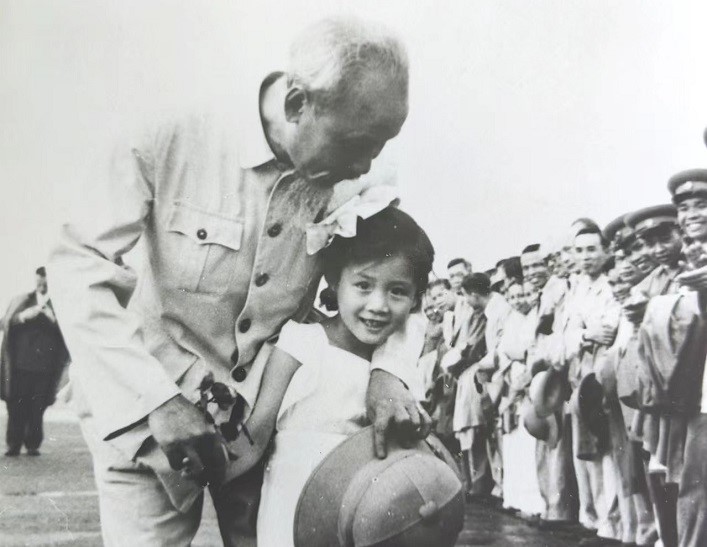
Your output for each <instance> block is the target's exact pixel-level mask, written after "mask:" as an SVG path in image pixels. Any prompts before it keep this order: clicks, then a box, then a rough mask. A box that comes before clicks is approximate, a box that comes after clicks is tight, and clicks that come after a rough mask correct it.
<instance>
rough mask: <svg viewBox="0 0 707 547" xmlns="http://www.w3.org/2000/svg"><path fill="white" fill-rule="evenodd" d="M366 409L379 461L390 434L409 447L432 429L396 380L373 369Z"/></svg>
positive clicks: (430, 421) (408, 392)
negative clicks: (371, 425) (371, 424)
mask: <svg viewBox="0 0 707 547" xmlns="http://www.w3.org/2000/svg"><path fill="white" fill-rule="evenodd" d="M366 405H367V407H368V417H369V418H370V420H371V422H372V423H373V432H374V434H373V438H374V443H375V451H376V456H378V457H379V458H385V457H386V455H387V453H388V450H387V441H388V439H389V438H390V435H391V434H395V435H396V437H397V438H398V440H399V441H400V442H401V443H402V444H409V443H411V442H414V441H416V440H418V439H424V438H425V437H427V435H429V433H430V430H431V428H432V420H431V419H430V417H429V416H428V415H427V413H426V412H425V411H424V410H423V409H422V407H420V405H419V404H418V403H417V401H416V400H415V397H413V395H412V393H410V391H409V390H408V389H407V388H406V387H405V385H404V384H403V383H402V382H401V381H400V379H399V378H397V377H396V376H393V375H392V374H390V373H389V372H386V371H384V370H379V369H376V370H374V371H373V372H372V373H371V379H370V381H369V382H368V394H367V396H366Z"/></svg>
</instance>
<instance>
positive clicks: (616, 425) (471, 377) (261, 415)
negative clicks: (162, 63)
mask: <svg viewBox="0 0 707 547" xmlns="http://www.w3.org/2000/svg"><path fill="white" fill-rule="evenodd" d="M242 87H243V89H244V92H247V93H248V94H250V99H249V100H247V101H244V102H243V103H242V104H239V105H238V109H239V110H242V111H239V112H237V113H230V110H229V109H225V110H224V112H222V113H219V112H216V113H215V114H212V115H206V114H204V115H192V116H187V117H183V118H179V119H178V120H173V121H171V122H169V123H168V124H166V125H163V126H159V127H153V128H151V129H150V130H149V131H148V132H147V133H146V134H145V135H142V136H140V137H135V138H133V139H130V140H128V141H122V142H121V143H119V145H118V146H117V148H116V150H115V151H114V154H113V156H112V157H111V159H110V160H108V159H106V161H105V162H102V163H100V162H99V163H100V166H99V168H98V169H99V171H98V172H97V174H96V175H95V176H93V177H91V179H90V183H91V191H90V192H87V194H86V199H85V200H82V202H81V203H80V204H78V205H79V207H77V210H76V211H74V213H73V214H72V215H71V219H70V220H68V221H67V222H66V223H65V224H64V226H63V227H62V230H61V233H60V234H59V235H58V241H57V243H56V245H55V246H54V248H53V250H52V252H51V255H50V257H49V262H48V263H47V272H48V273H49V275H50V279H51V284H52V293H51V296H52V298H51V303H50V301H49V297H48V293H47V285H46V275H45V274H46V273H47V272H45V271H44V270H42V271H39V270H38V271H37V274H38V276H39V277H38V287H37V291H36V293H32V294H29V295H22V296H21V297H20V299H18V301H17V303H16V305H13V306H11V309H10V310H8V313H7V316H6V318H5V319H4V321H3V324H4V325H5V328H6V331H7V332H6V336H5V337H6V340H9V341H12V344H10V343H9V342H8V343H7V344H6V347H7V348H8V352H12V351H14V352H15V355H14V356H13V357H14V358H13V359H12V360H11V361H7V359H5V358H4V355H3V363H4V364H3V367H2V370H1V374H2V384H1V385H2V394H3V398H5V399H7V400H8V408H9V410H10V414H11V420H10V422H11V427H10V431H8V456H10V457H15V456H17V454H18V453H19V451H20V448H21V447H22V445H24V446H25V447H26V448H27V449H28V450H29V451H30V452H31V453H38V448H39V443H40V442H41V412H43V410H44V408H46V405H47V404H49V403H50V402H51V399H52V398H53V389H54V388H55V386H54V378H56V374H55V375H53V377H52V378H53V379H52V382H45V383H51V385H52V388H51V389H48V388H47V389H46V390H43V391H41V393H39V394H37V393H30V390H29V388H27V389H23V390H21V391H22V392H21V393H20V391H17V390H18V389H19V387H21V386H27V385H29V384H30V383H38V382H39V378H40V371H39V370H31V367H30V365H29V364H27V363H23V360H30V358H31V359H34V358H35V357H36V355H34V354H32V355H30V354H29V353H27V354H23V352H22V351H20V352H17V351H16V349H17V347H19V348H20V349H22V348H24V349H26V350H27V352H30V353H31V352H34V353H37V351H35V350H36V348H37V347H40V348H42V352H43V353H42V352H40V353H42V355H44V354H46V355H49V354H51V355H54V356H59V357H60V359H59V360H58V361H57V362H56V363H50V362H49V359H48V358H47V359H43V360H41V362H39V364H38V365H37V363H35V362H34V361H32V363H31V365H32V366H33V367H35V368H37V369H38V368H40V367H39V365H41V368H42V369H43V370H44V369H50V368H51V369H52V370H60V369H61V368H63V365H64V362H65V361H66V359H67V358H68V356H69V354H70V356H71V366H70V370H69V373H70V377H71V383H70V391H69V393H68V398H69V400H70V401H71V403H72V405H73V406H74V408H75V409H76V410H77V412H78V415H79V418H80V425H81V429H82V433H83V435H84V438H85V440H86V443H87V444H88V446H89V449H90V451H91V455H92V460H93V469H94V476H95V479H96V485H97V490H98V496H99V507H100V516H101V529H102V534H103V541H104V543H105V544H106V545H165V546H166V545H169V546H172V545H190V544H191V542H192V540H193V538H194V537H195V534H196V532H197V530H198V528H199V525H200V522H201V518H202V506H203V500H204V489H205V488H206V487H207V486H208V488H209V490H210V494H211V498H212V500H213V503H214V508H215V510H216V513H217V517H218V523H219V529H220V533H221V537H222V540H223V543H224V545H238V546H243V545H256V544H259V545H266V546H267V545H273V546H277V547H280V546H281V545H298V546H303V545H307V547H309V546H311V545H322V546H328V545H334V544H342V545H384V544H385V545H392V544H395V545H439V546H445V545H450V546H451V545H453V544H454V542H455V541H456V538H457V536H458V534H459V532H460V530H461V528H462V524H463V516H464V515H463V512H464V506H463V499H462V498H463V494H462V484H461V482H460V480H459V479H458V478H457V476H456V474H455V473H454V472H453V470H452V469H451V468H452V467H453V466H450V465H447V464H448V463H449V462H448V461H447V460H448V459H450V458H451V456H448V455H447V454H446V451H445V450H443V448H440V447H435V448H434V449H433V448H430V446H431V445H432V444H433V443H435V440H434V438H432V440H429V441H428V443H429V444H427V443H424V442H423V441H422V439H424V438H425V437H426V436H427V434H428V433H429V430H430V428H434V429H435V432H436V434H437V437H439V439H441V441H442V442H443V443H445V444H446V446H447V447H448V448H449V449H450V452H451V453H453V454H456V455H457V459H458V463H459V464H460V467H461V469H462V475H463V478H464V479H465V485H464V488H465V489H466V492H465V493H466V494H467V496H468V497H469V498H470V499H475V500H481V501H494V500H503V504H504V505H505V507H506V508H508V509H509V510H518V511H521V512H522V513H525V514H527V515H531V516H532V515H538V516H539V517H538V520H537V521H536V522H537V523H538V525H539V526H543V527H545V528H548V529H553V528H563V527H567V526H570V527H576V526H577V524H576V523H579V524H581V525H582V526H583V530H584V529H586V531H587V537H585V538H584V540H583V542H584V544H594V545H607V544H613V543H617V544H618V543H623V544H632V545H653V544H655V543H656V542H658V541H660V542H662V544H663V545H664V546H667V547H669V546H672V545H677V544H678V542H679V544H680V545H684V546H688V545H689V546H701V545H707V516H706V515H705V512H704V507H705V501H706V500H705V498H707V489H705V487H704V484H705V482H706V481H707V458H703V457H702V454H703V453H704V452H705V448H707V447H705V443H706V441H707V390H703V389H702V378H703V375H704V374H703V373H704V370H703V369H704V362H705V356H706V354H707V336H706V334H707V332H706V330H707V323H706V321H705V319H704V317H703V316H704V309H705V299H704V291H705V290H707V253H706V252H705V250H704V249H707V170H693V171H687V172H683V173H679V174H677V175H676V176H675V177H673V178H672V179H671V181H670V184H669V190H670V193H671V196H672V204H667V205H659V206H656V207H650V208H646V209H641V210H639V211H635V212H631V213H630V214H626V215H622V216H621V217H620V218H618V219H616V220H615V221H614V222H612V223H610V224H609V225H608V226H606V227H603V228H602V227H600V226H598V225H597V224H596V223H595V222H593V221H592V220H590V219H586V218H582V219H578V220H577V221H575V222H574V223H573V224H572V225H571V226H570V227H568V232H567V237H566V241H565V242H564V244H562V245H561V248H559V249H555V248H549V247H547V246H544V245H540V244H530V245H527V246H525V247H524V248H523V250H522V252H521V253H520V255H519V256H518V257H512V258H507V259H504V260H502V261H500V262H499V263H498V264H497V266H496V267H495V268H493V269H492V270H489V271H486V272H476V273H475V272H473V271H472V266H471V264H470V263H469V262H468V261H467V260H465V259H462V258H458V259H455V260H452V261H450V262H449V265H448V279H435V280H434V281H432V282H431V283H429V284H428V278H429V273H430V270H431V268H432V264H433V261H434V249H433V247H432V244H431V242H430V241H429V239H428V238H427V235H426V234H425V233H424V231H423V230H422V228H420V227H419V226H418V225H417V224H416V223H415V221H414V220H413V219H412V218H410V217H409V216H408V215H407V214H406V213H403V212H402V211H401V210H400V209H397V208H396V207H395V206H394V205H395V204H396V203H397V191H396V190H395V188H394V185H392V184H390V181H388V180H387V178H386V177H385V176H384V173H382V172H381V173H378V172H377V171H376V170H373V171H371V172H370V173H369V171H370V170H371V165H372V162H373V160H374V159H375V158H376V157H377V156H378V155H379V154H380V152H381V150H382V149H383V148H384V147H385V145H386V143H387V142H388V141H389V140H390V139H392V138H394V137H395V136H396V135H397V134H398V133H399V132H400V130H401V128H402V126H403V124H404V122H405V120H406V118H407V115H408V60H407V53H406V51H405V48H404V46H403V45H402V43H401V42H400V41H399V40H398V39H397V38H396V37H395V36H394V35H393V34H391V33H390V31H388V30H387V29H385V28H383V27H380V26H379V25H376V24H373V23H369V22H364V21H359V20H353V19H349V18H341V19H331V20H323V21H320V22H317V23H315V24H314V25H312V26H311V27H310V28H308V29H305V30H304V31H303V32H302V33H301V35H300V36H299V37H298V38H297V39H296V40H295V41H294V42H293V44H292V45H291V48H290V58H289V61H288V66H287V67H286V70H285V71H282V70H274V71H272V72H270V73H269V75H268V76H267V77H265V78H264V79H261V80H255V81H251V82H247V81H243V82H242ZM227 112H228V114H226V113H227ZM231 114H233V117H231ZM364 175H366V176H364ZM339 183H342V184H341V185H339ZM666 201H667V199H666ZM138 240H141V241H142V242H143V243H144V246H145V252H146V260H145V261H144V263H143V264H142V269H141V271H140V273H139V275H138V273H136V272H135V271H134V270H133V269H131V268H129V267H127V266H126V264H125V262H124V260H123V256H124V255H125V253H127V252H128V251H129V250H130V249H132V248H133V247H134V246H135V245H136V243H137V242H138ZM322 275H323V276H324V279H325V281H326V282H327V284H328V297H327V300H328V301H329V302H328V304H329V305H331V304H333V305H334V307H336V308H337V309H338V313H337V315H334V316H332V317H326V318H322V317H321V316H318V314H317V313H316V310H312V305H313V302H314V300H315V297H316V294H317V290H318V287H319V283H320V280H321V277H322ZM40 278H41V279H40ZM40 281H41V282H40ZM420 305H421V306H422V308H423V311H424V313H425V314H426V316H427V319H428V322H427V323H426V326H425V325H423V323H422V319H421V317H420V314H418V313H416V312H417V310H418V307H420ZM313 316H314V317H313ZM317 320H318V321H317ZM312 323H314V324H312ZM40 327H41V329H44V330H42V332H39V331H40V330H41V329H40ZM418 327H419V328H418ZM59 328H60V329H61V332H59ZM425 329H426V332H425V336H424V347H423V339H422V338H423V336H422V331H423V330H425ZM33 333H34V334H41V335H42V336H40V337H39V341H40V342H41V344H40V346H35V345H30V342H29V335H30V334H33ZM47 333H49V334H47ZM16 335H18V336H19V338H18V337H17V336H16ZM50 335H51V337H52V338H51V339H47V337H48V336H50ZM16 340H20V342H19V344H18V346H14V344H15V341H16ZM64 340H65V341H66V346H64ZM32 344H34V342H33V343H32ZM42 344H43V345H42ZM11 346H12V347H11ZM421 347H422V353H421V354H420V353H418V350H419V349H420V348H421ZM2 352H3V354H5V353H6V351H5V347H4V348H3V350H2ZM27 355H29V356H27ZM46 355H45V356H46ZM420 355H421V357H420V358H419V360H418V356H420ZM25 357H26V359H25ZM17 363H20V365H22V364H24V369H25V370H23V367H22V366H16V365H17ZM416 363H417V370H415V364H416ZM415 372H417V373H418V374H417V376H418V378H417V379H416V378H414V373H415ZM28 378H33V380H31V382H30V381H29V380H28ZM10 381H12V382H13V386H14V387H12V389H10V388H9V387H8V386H10V384H9V382H10ZM13 390H14V391H13ZM703 393H704V395H703ZM20 399H21V400H22V406H21V407H20V401H19V400H20ZM30 400H35V402H36V405H35V407H32V406H31V405H29V403H28V401H30ZM422 407H424V408H425V409H426V410H427V412H424V411H423V409H422ZM33 408H34V410H33ZM32 412H33V413H34V414H33V416H34V419H33V420H32V423H30V424H29V425H28V424H27V423H26V421H24V422H21V423H20V421H18V420H13V418H15V417H16V416H17V415H18V413H19V414H21V415H22V416H29V415H30V414H31V413H32ZM430 416H431V417H432V419H431V420H430ZM15 424H18V426H17V428H15V427H14V425H15ZM32 432H34V434H30V433H32ZM364 435H367V436H366V437H364ZM368 436H370V438H369V437H368ZM361 438H363V439H364V442H362V444H361V445H360V446H358V445H357V446H358V448H357V451H354V456H356V457H351V453H350V452H348V451H347V450H348V449H349V447H350V446H351V445H350V444H349V443H351V442H355V441H356V439H361ZM410 445H414V447H413V449H411V451H408V452H406V451H405V450H407V448H406V447H407V446H410ZM266 449H267V450H266ZM433 452H434V454H432V453H433ZM292 454H296V456H297V457H292ZM401 454H402V455H404V456H405V458H408V459H407V460H406V459H405V458H403V457H402V456H401ZM386 455H387V456H388V457H387V460H385V459H384V458H386ZM533 455H534V456H533ZM332 457H333V458H339V459H335V460H334V461H335V462H336V465H331V466H330V467H328V462H329V464H330V463H331V461H332V460H330V459H329V458H332ZM533 460H534V461H533ZM382 461H385V462H386V463H385V464H380V462H382ZM382 465H385V469H383V468H382V467H381V466H382ZM347 466H348V467H347ZM322 470H323V471H322ZM387 472H391V473H392V474H391V473H389V474H388V475H387V477H388V479H387V480H385V481H384V480H381V481H380V482H378V479H379V477H384V476H385V475H386V473H387ZM357 473H362V474H359V475H357ZM317 477H319V479H320V486H322V487H328V488H330V489H335V490H337V491H338V495H340V496H342V499H338V500H336V501H333V499H332V498H331V497H330V496H326V495H323V494H321V493H320V492H321V490H317V488H311V486H312V484H313V480H312V479H317ZM356 477H358V478H356ZM314 483H315V484H316V480H315V481H314ZM388 484H390V485H392V486H390V487H387V485H388ZM381 485H383V486H386V487H385V488H384V487H383V486H381ZM376 486H378V487H376ZM367 489H370V490H372V491H374V493H373V494H371V495H370V496H368V495H366V496H364V495H363V493H364V491H366V492H368V490H367ZM309 499H311V500H314V503H313V504H312V505H311V506H309V505H307V500H309ZM135 500H140V504H139V509H140V510H139V511H136V510H135V507H136V506H135ZM258 507H260V514H258ZM303 507H305V510H303V509H302V508H303ZM307 508H309V509H307ZM359 509H360V511H359ZM307 510H308V511H309V512H307ZM323 532H325V533H326V534H328V535H326V537H324V536H322V537H320V536H321V534H322V533H323ZM374 532H375V534H374V537H369V536H371V534H373V533H374ZM357 534H358V535H357ZM337 542H338V543H337Z"/></svg>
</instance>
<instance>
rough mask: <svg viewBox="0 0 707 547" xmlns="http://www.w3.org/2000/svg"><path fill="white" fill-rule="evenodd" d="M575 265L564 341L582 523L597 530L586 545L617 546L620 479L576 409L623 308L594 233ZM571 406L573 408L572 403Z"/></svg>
mask: <svg viewBox="0 0 707 547" xmlns="http://www.w3.org/2000/svg"><path fill="white" fill-rule="evenodd" d="M574 249H575V254H576V260H577V263H578V265H579V267H580V268H581V272H582V273H581V274H580V276H579V277H578V279H577V282H576V283H575V284H574V285H573V286H572V287H571V289H570V292H569V293H568V295H567V301H566V315H565V318H564V321H565V326H564V329H563V341H564V347H565V359H566V361H567V365H566V366H567V367H568V376H569V381H570V384H571V385H572V387H573V389H574V392H573V394H572V401H574V404H570V407H571V409H572V412H571V415H572V434H573V447H572V449H573V450H572V451H573V455H574V468H575V475H576V477H577V486H578V489H579V503H580V513H579V520H580V523H581V524H583V525H584V526H585V527H587V528H590V529H596V530H597V537H596V538H591V539H589V540H587V541H585V544H590V541H594V540H595V541H596V542H597V544H601V542H609V541H618V540H619V539H620V537H621V532H620V529H619V523H618V514H617V513H618V512H617V510H616V484H615V477H616V473H615V470H614V462H613V460H612V458H611V455H610V454H609V453H608V452H607V450H606V448H607V447H606V446H602V443H600V438H598V437H597V435H596V432H593V431H592V430H591V429H590V428H589V424H588V423H587V422H586V421H585V419H584V418H583V416H582V415H581V413H579V411H578V409H579V406H578V405H577V404H576V403H577V398H578V388H579V386H580V384H581V382H582V381H583V379H584V377H585V376H587V375H588V374H590V373H592V372H593V371H594V369H595V365H596V363H597V361H598V360H599V359H601V358H602V356H603V355H604V353H605V352H606V350H607V348H608V347H609V346H610V345H611V344H612V343H613V342H614V338H615V336H616V330H617V328H618V324H619V316H620V307H619V304H618V302H616V300H615V299H614V295H613V293H612V290H611V287H610V285H609V283H608V281H607V278H606V274H604V273H603V271H604V266H605V263H606V260H607V242H606V240H605V239H604V236H603V234H602V232H601V231H600V230H599V229H598V228H596V227H589V228H585V229H582V230H580V231H579V232H578V233H577V235H576V236H575V238H574ZM572 401H571V403H572Z"/></svg>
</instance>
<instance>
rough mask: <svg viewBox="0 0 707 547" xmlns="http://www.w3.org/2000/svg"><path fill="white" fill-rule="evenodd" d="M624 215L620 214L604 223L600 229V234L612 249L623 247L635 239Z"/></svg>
mask: <svg viewBox="0 0 707 547" xmlns="http://www.w3.org/2000/svg"><path fill="white" fill-rule="evenodd" d="M626 216H627V215H625V214H624V215H621V216H619V217H617V218H615V219H614V220H612V221H611V222H609V224H607V225H606V227H605V228H604V229H603V230H602V235H603V236H604V239H606V241H607V242H608V243H610V244H611V248H612V250H616V249H624V248H626V247H627V246H628V245H630V244H631V243H633V241H634V240H635V239H636V234H635V233H634V231H633V229H632V228H631V227H630V226H628V225H627V224H626Z"/></svg>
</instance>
